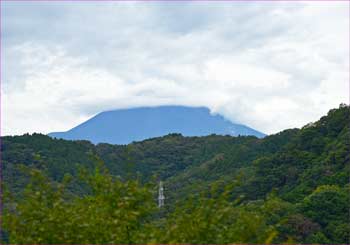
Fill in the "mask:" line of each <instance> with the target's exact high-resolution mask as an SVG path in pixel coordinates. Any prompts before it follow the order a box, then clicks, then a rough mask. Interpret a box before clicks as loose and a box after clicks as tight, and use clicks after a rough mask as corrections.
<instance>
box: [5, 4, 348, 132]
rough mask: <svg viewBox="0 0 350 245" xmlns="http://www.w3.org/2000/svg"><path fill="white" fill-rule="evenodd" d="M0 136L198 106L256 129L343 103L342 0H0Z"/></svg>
mask: <svg viewBox="0 0 350 245" xmlns="http://www.w3.org/2000/svg"><path fill="white" fill-rule="evenodd" d="M1 4H2V13H1V14H2V26H1V29H2V36H1V38H2V39H1V42H2V57H1V58H2V67H1V69H2V84H1V94H2V98H1V107H2V108H1V109H2V122H1V124H2V125H1V130H2V132H1V133H2V135H4V134H5V135H8V134H23V133H26V132H29V133H32V132H42V133H48V132H52V131H65V130H68V129H70V128H72V127H74V126H76V125H77V124H79V123H81V122H83V121H85V120H87V119H88V118H90V117H92V116H93V115H95V114H97V113H99V112H101V111H105V110H111V109H118V108H131V107H136V106H155V105H172V104H175V105H189V106H207V107H208V108H210V110H211V111H212V112H213V113H220V114H222V115H223V116H225V117H226V118H228V119H230V120H232V121H233V122H237V123H242V124H245V125H248V126H251V127H253V128H255V129H257V130H260V131H262V132H265V133H268V134H270V133H276V132H278V131H281V130H283V129H286V128H292V127H301V126H303V125H304V124H306V123H308V122H311V121H315V120H318V119H319V117H321V116H323V115H324V114H326V113H327V111H328V110H329V109H331V108H335V107H338V105H339V104H340V103H341V102H346V103H348V101H349V98H348V96H349V95H348V94H349V14H348V11H349V6H348V5H349V3H348V2H331V1H329V2H311V1H310V2H308V3H306V2H294V3H293V2H260V3H259V2H248V3H247V2H245V3H244V2H216V3H214V2H173V3H169V2H101V3H96V2H95V3H92V2H51V3H50V2H28V3H24V2H1Z"/></svg>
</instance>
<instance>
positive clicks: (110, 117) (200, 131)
mask: <svg viewBox="0 0 350 245" xmlns="http://www.w3.org/2000/svg"><path fill="white" fill-rule="evenodd" d="M171 133H180V134H182V135H184V136H206V135H211V134H218V135H231V136H238V135H254V136H256V137H258V138H262V137H264V136H265V134H263V133H261V132H259V131H257V130H255V129H252V128H250V127H248V126H245V125H242V124H237V123H233V122H231V121H230V120H228V119H226V118H225V117H223V116H222V115H220V114H212V113H211V112H210V110H209V109H208V108H206V107H187V106H156V107H135V108H130V109H118V110H110V111H104V112H100V113H98V114H97V115H96V116H94V117H92V118H90V119H89V120H87V121H85V122H83V123H81V124H79V125H77V126H76V127H74V128H72V129H70V130H68V131H65V132H53V133H49V134H48V135H49V136H51V137H55V138H62V139H69V140H89V141H91V142H93V143H95V144H96V143H111V144H129V143H131V142H134V141H142V140H145V139H148V138H154V137H160V136H164V135H167V134H171Z"/></svg>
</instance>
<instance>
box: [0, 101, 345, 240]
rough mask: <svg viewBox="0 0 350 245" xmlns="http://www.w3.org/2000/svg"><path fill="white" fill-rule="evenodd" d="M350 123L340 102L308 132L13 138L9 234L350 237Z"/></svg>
mask: <svg viewBox="0 0 350 245" xmlns="http://www.w3.org/2000/svg"><path fill="white" fill-rule="evenodd" d="M349 126H350V109H349V107H348V106H346V105H341V106H340V107H339V108H337V109H333V110H331V111H329V113H328V114H327V115H326V116H324V117H322V118H321V119H320V120H319V121H317V122H315V123H310V124H308V125H306V126H305V127H303V128H302V129H289V130H285V131H282V132H280V133H278V134H275V135H270V136H267V137H265V138H263V139H258V138H256V137H254V136H239V137H231V136H217V135H210V136H206V137H183V136H182V135H179V134H170V135H167V136H164V137H159V138H153V139H149V140H145V141H142V142H135V143H132V144H129V145H111V144H98V145H94V144H91V143H90V142H88V141H67V140H59V139H52V138H50V137H48V136H45V135H41V134H33V135H23V136H14V137H2V139H1V160H2V165H3V177H4V186H5V188H6V190H7V193H8V194H7V195H6V196H7V198H6V201H5V203H4V204H5V214H6V216H5V225H6V227H7V228H6V229H7V232H5V233H4V235H5V239H7V240H8V239H9V240H8V241H11V242H12V243H81V244H82V243H151V242H156V243H284V242H290V243H349V241H348V238H349V235H350V222H349V201H350V199H349V191H350V186H349V177H350V176H349V173H350V154H349V152H350V151H349V150H350V140H349V139H350V130H349V128H350V127H349ZM102 162H103V164H102ZM97 165H98V166H99V167H97ZM102 165H103V166H102ZM98 169H99V170H98ZM97 170H98V171H97ZM107 170H108V171H107ZM30 176H32V177H30ZM68 180H69V181H68ZM159 180H162V181H163V182H164V185H165V196H166V200H165V207H163V208H161V209H158V208H156V207H155V205H156V189H157V187H156V184H157V182H158V181H159ZM48 183H49V184H48ZM63 186H64V188H63ZM24 190H25V191H24ZM38 193H39V194H38ZM43 200H45V201H44V202H43ZM15 203H17V205H14V204H15ZM33 210H36V211H38V212H33ZM39 211H40V212H39ZM114 214H115V215H114ZM35 220H37V222H34V221H35ZM38 220H39V221H40V222H38ZM81 224H84V225H81ZM117 227H118V228H117ZM40 229H42V231H40ZM34 231H37V232H36V233H35V232H34ZM60 232H62V233H60ZM50 234H51V235H50ZM53 234H56V235H53ZM40 239H41V240H40Z"/></svg>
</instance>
